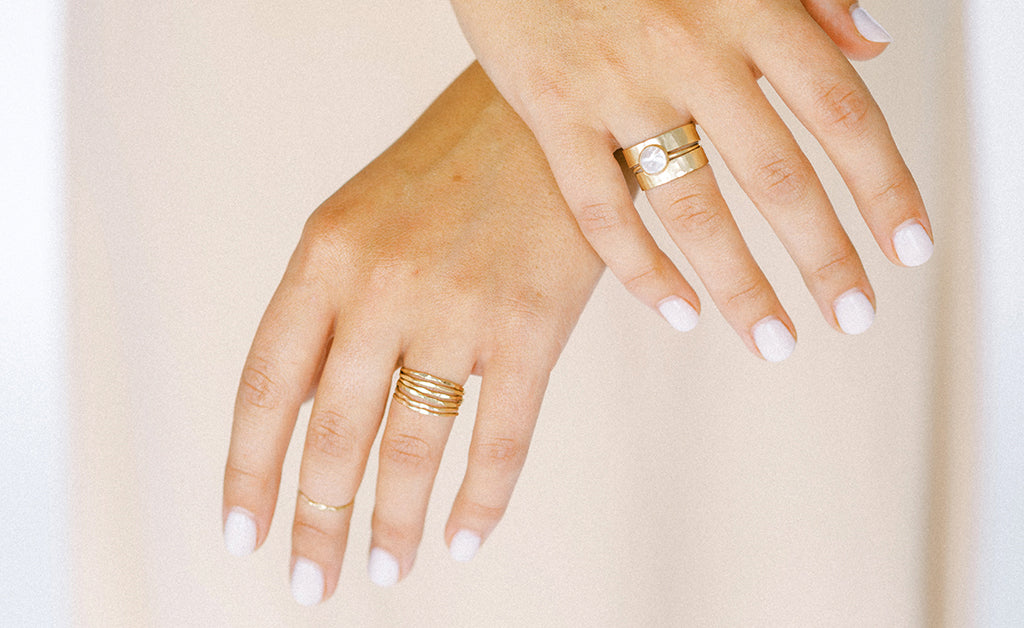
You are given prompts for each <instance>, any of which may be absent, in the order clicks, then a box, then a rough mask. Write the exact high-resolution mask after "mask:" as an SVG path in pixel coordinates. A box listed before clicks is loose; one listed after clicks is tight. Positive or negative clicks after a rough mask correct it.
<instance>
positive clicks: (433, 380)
mask: <svg viewBox="0 0 1024 628" xmlns="http://www.w3.org/2000/svg"><path fill="white" fill-rule="evenodd" d="M464 393H465V390H464V389H463V388H462V386H461V385H460V384H457V383H455V382H453V381H451V380H447V379H444V378H443V377H437V376H436V375H431V374H430V373H425V372H423V371H414V370H412V369H407V368H405V367H404V366H403V367H402V368H401V369H400V370H399V372H398V382H397V383H396V384H395V394H394V399H395V401H397V402H399V403H401V404H402V405H403V406H405V407H406V408H409V409H410V410H412V411H413V412H418V413H420V414H426V415H430V416H442V417H445V416H455V415H457V414H458V413H459V406H460V405H461V404H462V396H463V394H464Z"/></svg>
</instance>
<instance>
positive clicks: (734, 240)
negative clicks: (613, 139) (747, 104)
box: [619, 108, 795, 362]
mask: <svg viewBox="0 0 1024 628" xmlns="http://www.w3.org/2000/svg"><path fill="white" fill-rule="evenodd" d="M646 110H647V111H654V110H655V109H654V108H647V109H646ZM679 115H680V114H674V115H673V114H670V115H662V116H659V119H648V120H644V121H643V126H644V127H645V128H644V129H628V130H627V131H626V133H625V134H624V135H623V136H622V137H620V138H619V139H620V141H621V142H622V143H623V145H624V146H633V145H634V144H636V142H637V139H641V141H643V135H644V134H645V133H646V132H649V130H650V129H652V128H655V127H659V128H662V129H672V128H674V127H678V126H679V124H680V122H681V120H680V117H675V116H679ZM652 137H653V136H652ZM666 168H667V166H666ZM647 199H648V200H649V201H650V203H651V207H653V208H654V211H655V213H656V214H658V217H659V218H660V219H661V222H662V224H663V225H664V226H665V229H666V230H667V231H668V233H669V235H670V236H671V237H672V240H673V241H674V242H675V243H676V244H677V245H678V246H679V248H680V250H681V251H682V252H683V254H684V255H686V258H687V259H688V260H689V262H690V264H691V265H692V266H693V268H694V270H695V271H696V272H697V274H698V275H699V276H700V278H701V281H703V282H704V285H705V287H706V288H707V289H708V292H709V294H710V295H711V298H712V300H714V302H715V303H716V304H717V305H718V308H719V310H720V311H721V312H722V315H723V316H724V317H725V318H726V320H727V321H729V323H730V324H731V325H732V327H733V329H735V330H736V333H737V334H739V336H740V337H741V338H742V339H743V340H744V342H745V343H746V344H747V346H748V347H749V348H750V350H751V351H752V352H754V353H755V354H759V355H761V356H762V357H763V358H765V359H766V360H769V361H772V362H778V361H780V360H783V359H785V358H786V357H788V356H789V354H790V353H791V352H792V350H793V347H794V346H795V333H794V332H793V324H792V321H790V319H789V316H788V315H787V314H786V311H785V309H784V308H783V307H782V304H781V303H780V302H779V299H778V297H777V296H776V294H775V291H774V290H773V289H772V286H771V284H770V283H768V279H767V278H766V277H765V276H764V273H763V272H761V269H760V267H759V266H758V265H757V262H756V261H755V260H754V257H753V255H751V253H750V250H749V249H748V248H747V245H746V242H745V241H744V240H743V236H742V234H741V233H740V230H739V227H738V226H737V225H736V222H735V220H734V219H733V216H732V214H731V213H730V212H729V208H728V207H727V206H726V204H725V199H723V198H722V194H721V192H720V191H719V189H718V184H717V183H716V181H715V177H714V174H713V172H712V170H711V168H710V167H700V168H698V169H696V170H694V171H692V172H689V173H688V174H685V175H683V176H682V177H679V178H676V179H674V180H671V181H669V182H667V183H664V184H661V185H658V186H656V187H652V188H650V189H649V190H647Z"/></svg>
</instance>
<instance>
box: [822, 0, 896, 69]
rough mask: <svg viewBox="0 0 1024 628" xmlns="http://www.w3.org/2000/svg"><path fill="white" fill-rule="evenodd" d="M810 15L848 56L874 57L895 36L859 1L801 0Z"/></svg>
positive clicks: (852, 57) (857, 57) (851, 57)
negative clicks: (858, 2)
mask: <svg viewBox="0 0 1024 628" xmlns="http://www.w3.org/2000/svg"><path fill="white" fill-rule="evenodd" d="M802 1H803V4H804V8H805V9H807V12H808V13H810V14H811V17H813V18H814V20H815V21H816V22H817V23H818V25H819V26H821V28H822V29H824V31H825V32H826V33H828V36H829V37H831V38H832V41H834V42H835V44H836V45H837V46H839V49H840V50H842V51H843V52H844V53H845V54H846V56H847V57H849V58H850V59H856V60H860V61H863V60H866V59H874V58H875V57H877V56H878V55H880V54H882V51H883V50H885V47H886V46H888V45H889V42H891V41H892V36H891V35H890V34H889V32H888V31H886V30H885V28H883V27H882V25H881V24H879V23H878V22H877V21H876V20H875V18H873V17H871V14H870V13H868V12H867V11H866V10H864V8H862V7H861V6H860V5H859V4H857V2H856V0H802Z"/></svg>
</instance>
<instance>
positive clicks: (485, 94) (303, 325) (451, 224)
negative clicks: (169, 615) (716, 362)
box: [224, 65, 603, 604]
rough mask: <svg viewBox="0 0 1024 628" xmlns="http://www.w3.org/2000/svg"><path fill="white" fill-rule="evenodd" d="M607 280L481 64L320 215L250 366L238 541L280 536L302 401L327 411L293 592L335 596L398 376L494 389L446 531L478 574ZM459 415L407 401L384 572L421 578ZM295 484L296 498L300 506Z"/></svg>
mask: <svg viewBox="0 0 1024 628" xmlns="http://www.w3.org/2000/svg"><path fill="white" fill-rule="evenodd" d="M602 269H603V265H602V264H601V261H600V259H599V258H598V257H597V255H596V254H595V253H594V252H593V250H592V249H591V248H590V247H589V246H588V245H587V242H586V240H584V238H583V237H582V235H581V234H580V232H579V230H578V228H577V226H576V224H575V222H574V221H573V219H572V216H571V214H570V213H569V212H568V209H567V208H566V206H565V204H564V202H563V200H562V198H561V196H560V195H559V193H558V189H557V187H556V185H555V182H554V180H553V179H552V178H551V175H550V172H549V171H548V168H547V165H546V163H545V162H544V159H543V154H542V153H541V152H540V149H539V147H538V146H537V145H536V143H535V141H534V140H533V137H532V135H531V134H530V132H529V129H527V128H526V126H525V125H523V123H522V122H521V121H520V120H519V118H518V117H517V116H516V115H515V113H514V112H513V111H512V109H511V108H509V106H508V105H507V103H505V101H504V100H503V99H502V98H501V96H500V95H498V93H497V92H496V91H495V90H494V88H493V86H492V85H491V83H490V82H489V81H488V80H487V77H486V76H485V75H484V73H483V71H482V70H480V68H479V66H476V65H474V66H472V67H471V68H470V69H469V70H467V71H466V72H465V73H464V74H463V75H462V76H461V77H460V78H459V79H458V80H456V82H455V83H454V84H453V85H452V86H451V87H450V88H449V89H448V90H447V91H446V92H445V93H444V94H443V95H442V96H441V97H440V98H439V99H438V100H437V101H436V102H435V103H434V104H433V105H432V106H431V107H430V109H428V110H427V112H426V113H424V114H423V116H422V117H421V118H420V120H419V121H417V122H416V124H415V125H413V127H412V128H411V129H410V130H409V131H408V132H407V133H406V134H405V135H404V136H403V137H402V138H401V139H400V140H399V141H398V142H397V143H396V144H395V145H394V146H392V147H391V148H390V149H388V150H387V151H386V152H385V153H384V154H383V155H381V156H380V157H379V158H378V159H377V160H375V161H374V162H373V163H372V164H370V165H369V166H368V167H367V168H366V169H365V170H364V171H362V172H361V173H359V174H358V175H357V176H356V177H355V178H353V179H352V180H351V181H350V182H349V183H347V184H346V185H345V186H344V187H343V188H342V189H341V190H339V191H338V192H337V193H336V194H334V195H333V196H332V197H331V198H330V199H328V200H327V201H326V202H325V203H324V204H323V205H322V206H321V207H320V208H319V209H317V210H316V211H315V212H314V213H313V215H312V216H311V217H310V219H309V221H308V223H307V225H306V228H305V230H304V232H303V235H302V239H301V240H300V242H299V245H298V247H297V249H296V250H295V253H294V255H293V257H292V259H291V262H290V263H289V265H288V268H287V270H286V272H285V275H284V278H283V279H282V281H281V285H280V286H279V288H278V289H277V292H276V293H275V294H274V297H273V299H272V300H271V302H270V305H269V307H268V308H267V311H266V314H265V315H264V317H263V320H262V322H261V323H260V326H259V329H258V331H257V333H256V337H255V339H254V341H253V345H252V349H251V351H250V353H249V356H248V358H247V360H246V363H245V368H244V371H243V374H242V379H241V384H240V386H239V390H238V398H237V401H236V405H235V420H234V425H233V428H232V433H231V447H230V451H229V453H228V460H227V467H226V471H225V477H224V520H225V540H226V542H227V545H228V549H229V551H231V552H232V553H236V554H244V553H248V552H250V551H252V550H253V549H255V547H258V546H259V545H260V544H262V542H263V540H264V539H265V538H266V535H267V531H268V529H269V527H270V521H271V517H272V516H273V512H274V505H275V502H276V500H277V495H278V487H279V483H280V479H281V466H282V463H283V460H284V455H285V451H286V449H287V446H288V441H289V439H290V437H291V434H292V431H293V429H294V426H295V421H296V415H297V413H298V409H299V405H300V404H301V403H302V402H303V400H304V399H305V398H306V397H307V395H308V394H309V392H310V391H311V390H313V389H314V388H315V390H316V399H315V402H314V404H313V410H312V414H311V416H310V423H309V428H308V431H307V435H306V443H305V448H304V452H303V457H302V465H301V470H300V475H299V487H300V488H301V490H302V492H303V494H304V495H306V496H307V497H308V499H309V500H312V502H316V503H320V504H325V505H330V506H335V507H336V508H335V509H333V510H331V509H328V510H319V509H317V508H316V507H315V505H314V504H313V503H312V502H310V501H307V499H304V498H299V499H297V500H296V507H295V521H294V527H293V529H292V548H293V551H292V557H293V558H292V592H293V594H294V596H295V598H296V599H297V600H298V601H299V602H300V603H303V604H315V603H317V602H319V601H321V600H322V599H324V598H326V597H328V596H330V595H331V594H332V593H333V591H334V589H335V587H336V586H337V580H338V572H339V569H340V568H341V562H342V557H343V554H344V551H345V543H346V538H347V535H348V527H349V521H350V519H351V516H352V507H350V506H349V504H351V501H352V500H353V498H354V497H355V495H356V491H357V489H358V487H359V483H360V480H361V478H362V475H363V471H364V468H365V465H366V461H367V457H368V455H369V452H370V447H371V445H372V443H373V441H374V437H375V435H376V433H377V431H378V428H379V426H380V423H381V419H382V418H383V414H384V410H385V406H386V405H387V403H388V398H389V393H390V387H391V381H392V375H393V373H394V371H395V369H396V368H397V367H398V366H399V365H404V366H406V367H408V368H411V369H415V370H419V371H426V372H429V373H431V374H433V375H436V376H439V377H442V378H445V379H448V380H453V381H455V382H457V383H463V382H465V380H466V379H467V377H469V375H470V374H476V375H480V376H481V377H482V378H483V381H482V387H481V392H480V401H479V406H478V412H477V420H476V423H475V427H474V430H473V438H472V444H471V446H470V451H469V463H468V467H467V471H466V476H465V479H464V481H463V484H462V487H461V490H460V491H459V493H458V496H457V498H456V500H455V504H454V506H453V507H452V511H451V516H450V519H449V522H448V526H447V530H446V533H445V534H446V539H447V540H448V542H449V543H450V547H451V550H452V553H453V555H454V556H455V557H456V558H460V559H466V558H468V557H469V556H471V555H472V554H473V552H475V550H476V547H477V545H478V544H479V543H480V541H481V540H482V539H486V538H487V535H488V534H489V533H490V532H491V530H492V529H493V528H494V526H495V525H496V524H497V522H498V520H499V519H500V517H501V516H502V514H503V512H504V510H505V508H506V506H507V504H508V502H509V498H510V497H511V494H512V489H513V486H514V485H515V483H516V479H517V477H518V474H519V471H520V469H521V468H522V465H523V462H524V459H525V456H526V451H527V448H528V446H529V442H530V436H531V433H532V430H533V426H534V422H535V420H536V418H537V413H538V411H539V409H540V404H541V398H542V396H543V394H544V390H545V386H546V384H547V380H548V374H549V372H550V370H551V368H552V367H553V366H554V364H555V361H556V359H557V358H558V356H559V354H560V353H561V351H562V347H563V346H564V344H565V342H566V340H567V339H568V337H569V333H570V331H571V330H572V328H573V325H574V324H575V322H576V319H577V318H578V317H579V314H580V312H581V311H582V310H583V306H584V304H585V303H586V301H587V299H588V297H589V295H590V293H591V290H592V289H593V287H594V285H595V283H596V282H597V279H598V277H599V276H600V274H601V271H602ZM452 420H453V419H452V417H440V416H424V415H422V414H418V413H416V412H414V411H412V410H411V409H410V408H408V407H406V406H405V405H401V404H398V403H392V404H391V408H390V410H389V412H388V418H387V423H386V425H385V428H384V434H383V437H382V441H381V446H380V466H379V469H380V471H379V475H378V478H377V491H376V503H375V505H374V512H373V541H372V548H373V549H372V551H371V554H370V577H371V579H372V580H373V581H374V582H376V583H377V584H382V585H387V584H392V583H394V582H396V581H397V580H399V579H400V578H402V577H403V576H405V575H406V574H407V573H408V572H409V570H410V569H411V568H412V565H413V561H414V559H415V556H416V550H417V547H418V545H419V542H420V537H421V535H422V532H423V521H424V516H425V514H426V510H427V502H428V499H429V495H430V491H431V486H432V484H433V480H434V475H435V473H436V472H437V468H438V463H439V461H440V459H441V452H442V450H443V448H444V445H445V440H446V438H447V436H448V432H449V430H450V428H451V426H452ZM293 491H294V487H288V488H286V489H285V495H287V496H289V497H290V496H291V495H294V494H295V493H293Z"/></svg>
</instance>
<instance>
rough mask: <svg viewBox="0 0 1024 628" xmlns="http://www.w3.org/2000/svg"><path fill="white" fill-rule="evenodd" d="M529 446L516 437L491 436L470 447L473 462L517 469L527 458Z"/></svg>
mask: <svg viewBox="0 0 1024 628" xmlns="http://www.w3.org/2000/svg"><path fill="white" fill-rule="evenodd" d="M527 448H528V446H527V445H526V444H525V443H523V442H522V441H520V440H519V439H516V438H503V437H490V438H485V439H483V440H481V441H480V442H479V443H476V444H475V445H473V446H472V447H471V448H470V451H469V455H470V460H471V461H472V463H473V464H479V465H482V466H487V467H495V466H497V467H508V468H512V469H517V468H519V467H521V466H522V464H523V462H524V461H525V459H526V452H527Z"/></svg>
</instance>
